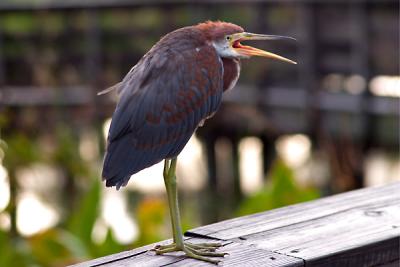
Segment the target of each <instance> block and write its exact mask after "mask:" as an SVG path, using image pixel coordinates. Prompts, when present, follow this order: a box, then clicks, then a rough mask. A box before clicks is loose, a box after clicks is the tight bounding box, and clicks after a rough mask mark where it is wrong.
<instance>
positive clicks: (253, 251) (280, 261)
mask: <svg viewBox="0 0 400 267" xmlns="http://www.w3.org/2000/svg"><path fill="white" fill-rule="evenodd" d="M190 241H191V242H193V243H200V242H212V241H211V240H210V239H208V240H206V239H203V238H190ZM215 241H216V240H213V242H215ZM169 242H170V241H169ZM161 243H163V244H165V243H167V242H165V241H164V242H160V243H157V244H161ZM155 245H156V244H152V245H148V246H145V247H141V248H138V249H134V250H132V251H125V252H122V253H118V254H114V255H110V256H107V257H103V258H99V259H95V260H92V261H88V262H84V263H80V264H76V265H72V266H73V267H95V266H107V267H117V266H118V267H127V266H129V267H136V266H137V267H150V266H165V265H168V266H176V267H177V266H194V267H202V266H215V265H213V264H210V263H206V262H202V261H197V260H193V259H189V258H186V257H184V256H183V254H182V253H181V252H176V253H168V254H166V255H155V253H154V252H153V251H151V249H152V248H153V247H154V246H155ZM218 251H221V252H227V253H229V255H227V256H225V257H224V258H221V259H222V260H223V265H224V266H255V265H256V264H261V266H271V267H278V266H284V267H297V266H304V264H303V260H301V259H299V258H296V257H292V256H287V255H282V254H279V253H276V252H271V251H268V250H265V249H260V248H257V247H255V246H253V245H246V244H241V243H238V242H232V241H228V242H227V241H225V242H224V246H223V247H222V248H221V249H219V250H218Z"/></svg>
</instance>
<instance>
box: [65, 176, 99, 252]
mask: <svg viewBox="0 0 400 267" xmlns="http://www.w3.org/2000/svg"><path fill="white" fill-rule="evenodd" d="M78 204H79V205H77V207H76V208H75V210H74V212H73V213H72V215H71V217H70V221H69V223H68V227H67V229H68V230H69V231H70V232H71V233H72V234H74V235H75V236H76V237H78V238H79V239H80V240H82V242H83V243H85V245H87V246H89V245H90V244H91V243H92V231H93V227H94V224H95V223H96V219H97V217H98V215H99V211H100V182H99V181H97V180H94V181H93V183H92V186H91V187H90V189H89V190H88V192H86V194H85V195H84V196H83V197H82V199H81V201H79V202H78Z"/></svg>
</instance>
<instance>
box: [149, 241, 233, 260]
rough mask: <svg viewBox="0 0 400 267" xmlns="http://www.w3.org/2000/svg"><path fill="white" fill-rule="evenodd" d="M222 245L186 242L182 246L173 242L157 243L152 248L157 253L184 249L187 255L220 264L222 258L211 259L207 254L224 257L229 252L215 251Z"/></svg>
mask: <svg viewBox="0 0 400 267" xmlns="http://www.w3.org/2000/svg"><path fill="white" fill-rule="evenodd" d="M221 246H222V244H220V243H199V244H192V243H189V242H184V243H183V248H180V247H178V246H177V245H176V244H175V243H172V244H169V245H157V246H155V247H154V248H153V249H152V251H155V253H156V254H157V255H162V254H164V253H168V252H174V251H183V252H184V253H185V255H186V256H187V257H190V258H194V259H198V260H202V261H207V262H210V263H214V264H218V263H219V262H221V261H220V260H216V259H210V258H208V257H205V256H209V257H224V256H225V255H228V253H226V252H222V253H218V252H215V250H216V249H217V248H219V247H221Z"/></svg>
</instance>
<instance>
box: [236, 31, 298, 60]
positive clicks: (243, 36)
mask: <svg viewBox="0 0 400 267" xmlns="http://www.w3.org/2000/svg"><path fill="white" fill-rule="evenodd" d="M230 37H231V39H230V43H231V47H232V48H233V49H234V50H235V51H236V52H237V53H238V54H239V55H241V56H244V57H250V56H260V57H267V58H272V59H276V60H280V61H285V62H288V63H291V64H297V63H296V62H295V61H293V60H290V59H288V58H285V57H282V56H280V55H277V54H274V53H271V52H268V51H264V50H261V49H258V48H255V47H252V46H247V45H242V44H241V43H240V41H245V40H294V41H296V39H294V38H292V37H287V36H279V35H265V34H256V33H249V32H241V33H235V34H232V35H230Z"/></svg>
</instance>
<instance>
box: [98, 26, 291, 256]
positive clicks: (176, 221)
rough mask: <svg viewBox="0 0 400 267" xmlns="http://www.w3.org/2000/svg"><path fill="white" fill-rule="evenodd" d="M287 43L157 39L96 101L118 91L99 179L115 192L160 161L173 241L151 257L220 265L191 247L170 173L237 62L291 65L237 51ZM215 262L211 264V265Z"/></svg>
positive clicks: (196, 35) (210, 248) (244, 36)
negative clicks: (177, 253)
mask: <svg viewBox="0 0 400 267" xmlns="http://www.w3.org/2000/svg"><path fill="white" fill-rule="evenodd" d="M280 39H289V40H290V39H292V40H294V38H291V37H287V36H278V35H265V34H255V33H249V32H245V31H244V29H243V28H242V27H240V26H238V25H235V24H233V23H229V22H222V21H206V22H203V23H199V24H197V25H193V26H187V27H184V28H180V29H177V30H175V31H173V32H171V33H168V34H166V35H165V36H164V37H162V38H161V39H160V40H159V41H158V42H157V43H156V44H155V45H154V46H153V47H152V48H151V49H150V50H149V51H148V52H147V53H146V54H145V55H144V56H143V57H142V58H141V59H140V60H139V62H138V63H137V64H136V65H135V66H134V67H133V68H132V69H131V70H130V71H129V72H128V73H127V74H126V76H125V77H124V78H123V80H122V81H121V82H120V83H118V84H116V85H115V86H113V87H110V88H109V89H106V90H104V91H103V92H100V93H99V94H104V93H108V92H110V91H113V90H116V91H117V94H118V96H119V100H118V103H117V106H116V109H115V111H114V114H113V116H112V120H111V125H110V128H109V132H108V137H107V145H106V152H105V156H104V162H103V171H102V179H103V180H104V181H105V183H106V186H107V187H112V186H115V187H116V188H117V190H118V189H119V188H120V187H122V186H125V185H127V183H128V181H129V179H130V177H131V176H132V175H133V174H135V173H137V172H139V171H141V170H143V169H145V168H148V167H150V166H152V165H154V164H156V163H159V162H161V161H164V170H163V177H164V183H165V188H166V192H167V198H168V204H169V211H170V217H171V225H172V233H173V241H172V243H171V244H168V245H162V246H161V245H158V246H156V247H155V248H154V251H155V253H156V254H164V253H169V252H175V251H182V252H183V253H184V254H185V255H186V256H187V257H190V258H194V259H198V260H203V261H207V262H211V263H218V262H219V260H217V259H218V257H224V255H226V253H221V252H217V249H218V248H219V247H221V246H222V245H221V243H200V244H199V243H198V244H195V243H190V242H188V241H186V240H184V238H183V234H182V226H181V223H180V214H179V205H178V192H177V182H176V174H175V173H176V166H177V161H178V155H179V153H180V152H181V151H182V149H183V148H184V147H185V145H186V143H187V142H188V141H189V139H190V138H191V136H192V135H193V134H194V132H195V131H196V129H197V128H198V127H200V126H202V125H203V123H204V122H205V120H207V119H209V118H210V117H212V116H213V115H214V114H215V112H216V111H217V110H218V107H219V106H220V105H221V98H222V94H223V93H224V92H225V91H228V90H230V89H232V88H233V87H234V86H235V84H236V82H237V80H238V78H239V74H240V66H241V65H240V60H242V59H247V58H250V57H252V56H260V57H265V58H270V59H275V60H280V61H284V62H288V63H292V64H296V62H294V61H292V60H290V59H287V58H285V57H282V56H280V55H277V54H274V53H271V52H268V51H265V50H261V49H258V48H255V47H252V46H247V45H244V44H242V42H244V41H248V40H280ZM214 257H217V258H214Z"/></svg>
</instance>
